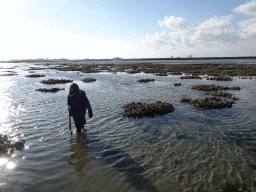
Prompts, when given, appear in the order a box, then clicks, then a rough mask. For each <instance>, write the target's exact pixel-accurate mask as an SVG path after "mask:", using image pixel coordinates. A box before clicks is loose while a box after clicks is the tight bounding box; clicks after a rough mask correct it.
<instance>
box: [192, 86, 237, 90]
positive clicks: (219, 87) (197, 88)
mask: <svg viewBox="0 0 256 192" xmlns="http://www.w3.org/2000/svg"><path fill="white" fill-rule="evenodd" d="M191 89H196V90H200V91H218V90H229V89H231V90H240V87H231V88H230V87H227V86H216V85H214V84H212V85H193V86H192V87H191Z"/></svg>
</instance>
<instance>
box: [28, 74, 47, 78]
mask: <svg viewBox="0 0 256 192" xmlns="http://www.w3.org/2000/svg"><path fill="white" fill-rule="evenodd" d="M44 76H45V75H39V74H32V75H26V77H31V78H37V77H44Z"/></svg>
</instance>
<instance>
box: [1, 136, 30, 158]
mask: <svg viewBox="0 0 256 192" xmlns="http://www.w3.org/2000/svg"><path fill="white" fill-rule="evenodd" d="M25 142H26V141H25V140H24V139H22V140H21V141H17V142H14V143H13V142H11V141H10V140H8V136H7V135H2V134H0V155H1V156H10V154H12V153H13V152H14V150H15V149H16V150H18V151H22V150H23V149H24V147H25ZM9 150H10V152H9V153H8V151H9ZM1 156H0V157H1Z"/></svg>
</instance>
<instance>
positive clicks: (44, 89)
mask: <svg viewBox="0 0 256 192" xmlns="http://www.w3.org/2000/svg"><path fill="white" fill-rule="evenodd" d="M60 90H65V89H64V88H62V89H60V88H58V87H57V88H51V89H46V88H39V89H36V91H40V92H45V93H46V92H52V93H55V92H57V91H60Z"/></svg>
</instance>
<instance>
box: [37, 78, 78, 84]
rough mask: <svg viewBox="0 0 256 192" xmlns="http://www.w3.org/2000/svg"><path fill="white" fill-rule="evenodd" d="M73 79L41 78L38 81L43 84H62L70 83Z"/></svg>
mask: <svg viewBox="0 0 256 192" xmlns="http://www.w3.org/2000/svg"><path fill="white" fill-rule="evenodd" d="M71 82H73V80H69V79H48V80H43V81H41V82H40V83H44V84H63V83H71Z"/></svg>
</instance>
